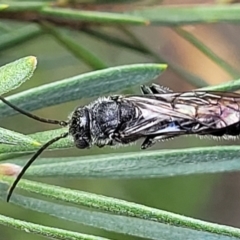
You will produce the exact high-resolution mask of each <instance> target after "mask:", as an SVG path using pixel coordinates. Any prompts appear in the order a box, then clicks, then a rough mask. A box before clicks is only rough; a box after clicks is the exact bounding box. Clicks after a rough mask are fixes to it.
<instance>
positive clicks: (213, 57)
mask: <svg viewBox="0 0 240 240" xmlns="http://www.w3.org/2000/svg"><path fill="white" fill-rule="evenodd" d="M174 30H175V32H176V33H177V34H179V35H180V36H181V37H183V38H184V39H185V40H187V41H188V42H190V43H191V44H192V45H194V46H195V47H196V48H197V49H198V50H199V51H201V52H202V53H203V54H205V55H206V56H207V57H208V58H209V59H211V60H212V61H213V62H215V63H216V64H217V65H218V66H220V67H221V68H222V69H224V70H225V71H226V72H228V73H229V74H230V75H231V76H232V77H234V78H235V77H239V76H240V72H239V71H238V70H237V69H235V68H234V67H232V66H231V65H230V64H228V63H227V62H226V61H225V60H224V59H222V58H221V57H219V56H218V55H217V54H215V53H214V52H213V51H212V50H211V49H210V48H208V47H207V46H206V45H205V44H203V42H201V41H200V40H198V39H197V38H196V37H195V36H194V35H193V34H191V33H190V32H188V31H185V30H184V29H182V28H179V27H176V28H174Z"/></svg>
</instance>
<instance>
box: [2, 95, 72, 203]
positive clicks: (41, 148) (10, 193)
mask: <svg viewBox="0 0 240 240" xmlns="http://www.w3.org/2000/svg"><path fill="white" fill-rule="evenodd" d="M0 100H2V102H3V103H5V104H6V105H8V106H9V107H11V108H12V109H14V110H15V111H17V112H19V113H21V114H23V115H25V116H27V117H29V118H32V119H34V120H36V121H39V122H43V123H49V124H54V125H59V126H61V127H66V126H67V125H68V122H67V121H59V120H53V119H47V118H42V117H39V116H37V115H35V114H32V113H30V112H28V111H25V110H23V109H21V108H19V107H17V106H15V105H14V104H12V103H10V102H9V101H7V100H6V99H5V98H4V97H2V96H0ZM67 136H68V132H65V133H63V134H61V135H59V136H57V137H55V138H52V139H51V140H49V141H48V142H46V143H45V144H43V145H42V146H41V147H40V148H39V149H38V150H37V151H36V152H35V153H34V155H33V156H32V157H31V158H30V159H29V160H28V162H27V163H26V164H25V166H24V167H23V168H22V170H21V172H20V173H19V175H18V176H17V177H16V179H15V180H14V182H13V183H12V185H11V186H10V188H9V190H8V194H7V202H9V200H10V198H11V196H12V193H13V191H14V189H15V188H16V186H17V184H18V182H19V181H20V179H21V178H22V176H23V175H24V173H25V172H26V171H27V169H28V168H29V167H30V166H31V164H32V163H33V162H34V161H35V160H36V159H37V158H38V156H40V154H41V153H42V152H43V151H44V150H45V149H47V148H48V147H49V146H50V145H52V144H53V143H55V142H57V141H59V140H60V139H62V138H66V137H67Z"/></svg>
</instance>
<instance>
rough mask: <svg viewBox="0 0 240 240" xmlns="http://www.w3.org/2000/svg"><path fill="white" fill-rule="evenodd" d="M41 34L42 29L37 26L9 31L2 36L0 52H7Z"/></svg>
mask: <svg viewBox="0 0 240 240" xmlns="http://www.w3.org/2000/svg"><path fill="white" fill-rule="evenodd" d="M41 33H42V31H41V29H40V28H39V27H37V26H35V25H27V26H26V27H22V28H17V29H14V30H11V31H8V32H7V33H5V34H1V36H0V50H1V51H5V50H7V49H8V48H11V47H13V46H16V45H17V44H20V43H25V42H26V41H29V40H31V39H33V38H34V37H37V36H39V35H40V34H41Z"/></svg>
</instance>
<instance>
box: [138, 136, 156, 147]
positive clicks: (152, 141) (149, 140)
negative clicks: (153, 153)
mask: <svg viewBox="0 0 240 240" xmlns="http://www.w3.org/2000/svg"><path fill="white" fill-rule="evenodd" d="M155 143H156V141H155V139H154V137H146V138H145V140H144V141H143V143H142V145H141V149H147V148H149V147H152V146H153V145H154V144H155Z"/></svg>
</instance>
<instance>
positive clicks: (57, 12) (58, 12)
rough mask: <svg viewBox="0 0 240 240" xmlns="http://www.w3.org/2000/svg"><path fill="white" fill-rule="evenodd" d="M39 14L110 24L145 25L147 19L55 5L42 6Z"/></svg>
mask: <svg viewBox="0 0 240 240" xmlns="http://www.w3.org/2000/svg"><path fill="white" fill-rule="evenodd" d="M40 13H41V14H43V15H45V16H48V17H59V18H61V19H68V20H75V21H80V20H81V21H86V22H98V23H105V24H107V23H110V24H114V23H115V24H116V23H118V24H119V23H121V24H137V25H147V24H149V21H148V20H147V19H145V18H143V17H138V16H132V15H130V14H122V13H109V12H97V11H80V10H75V9H63V8H57V7H54V8H53V7H44V8H43V9H41V11H40Z"/></svg>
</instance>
